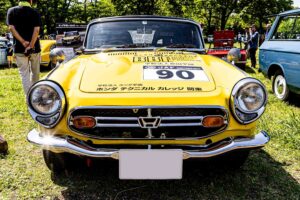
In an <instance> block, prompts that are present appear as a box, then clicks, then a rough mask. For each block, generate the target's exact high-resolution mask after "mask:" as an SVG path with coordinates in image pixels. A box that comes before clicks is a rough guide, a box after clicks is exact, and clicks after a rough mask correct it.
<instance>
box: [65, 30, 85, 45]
mask: <svg viewBox="0 0 300 200" xmlns="http://www.w3.org/2000/svg"><path fill="white" fill-rule="evenodd" d="M80 42H81V36H80V34H79V32H78V31H69V32H65V33H64V37H63V38H62V44H63V45H65V46H67V45H72V44H79V43H80Z"/></svg>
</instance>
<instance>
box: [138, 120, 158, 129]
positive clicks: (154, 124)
mask: <svg viewBox="0 0 300 200" xmlns="http://www.w3.org/2000/svg"><path fill="white" fill-rule="evenodd" d="M138 121H139V125H140V126H141V128H158V126H159V124H160V122H161V118H160V117H139V120H138Z"/></svg>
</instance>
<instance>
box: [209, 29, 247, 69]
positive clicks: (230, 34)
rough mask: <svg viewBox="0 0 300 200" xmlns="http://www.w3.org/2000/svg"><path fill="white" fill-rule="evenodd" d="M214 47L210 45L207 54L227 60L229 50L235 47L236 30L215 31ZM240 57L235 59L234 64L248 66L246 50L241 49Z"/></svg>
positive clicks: (243, 67) (242, 66) (242, 67)
mask: <svg viewBox="0 0 300 200" xmlns="http://www.w3.org/2000/svg"><path fill="white" fill-rule="evenodd" d="M213 45H214V47H213V48H211V46H210V47H209V49H208V51H207V54H209V55H213V56H217V57H219V58H222V59H223V60H227V55H228V53H229V51H230V50H231V49H232V48H234V31H231V30H224V31H215V32H214V37H213ZM238 54H239V58H238V59H237V60H235V62H234V64H235V65H236V66H238V67H240V68H241V69H245V66H246V58H247V56H246V54H247V52H246V50H244V49H239V53H238Z"/></svg>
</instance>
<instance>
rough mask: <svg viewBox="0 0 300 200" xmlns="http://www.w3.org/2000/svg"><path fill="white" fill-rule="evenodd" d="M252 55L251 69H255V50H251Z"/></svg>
mask: <svg viewBox="0 0 300 200" xmlns="http://www.w3.org/2000/svg"><path fill="white" fill-rule="evenodd" d="M249 53H250V60H251V67H253V68H255V49H253V48H252V49H249Z"/></svg>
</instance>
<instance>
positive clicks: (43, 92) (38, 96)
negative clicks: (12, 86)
mask: <svg viewBox="0 0 300 200" xmlns="http://www.w3.org/2000/svg"><path fill="white" fill-rule="evenodd" d="M30 104H31V106H32V108H33V109H34V110H35V111H36V112H38V113H40V114H44V115H49V114H52V113H55V112H57V111H58V110H59V109H60V108H61V105H62V103H61V99H60V96H59V94H58V93H57V91H56V90H54V89H53V88H52V87H50V86H48V85H39V86H37V87H35V88H34V89H33V90H32V91H31V93H30Z"/></svg>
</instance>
